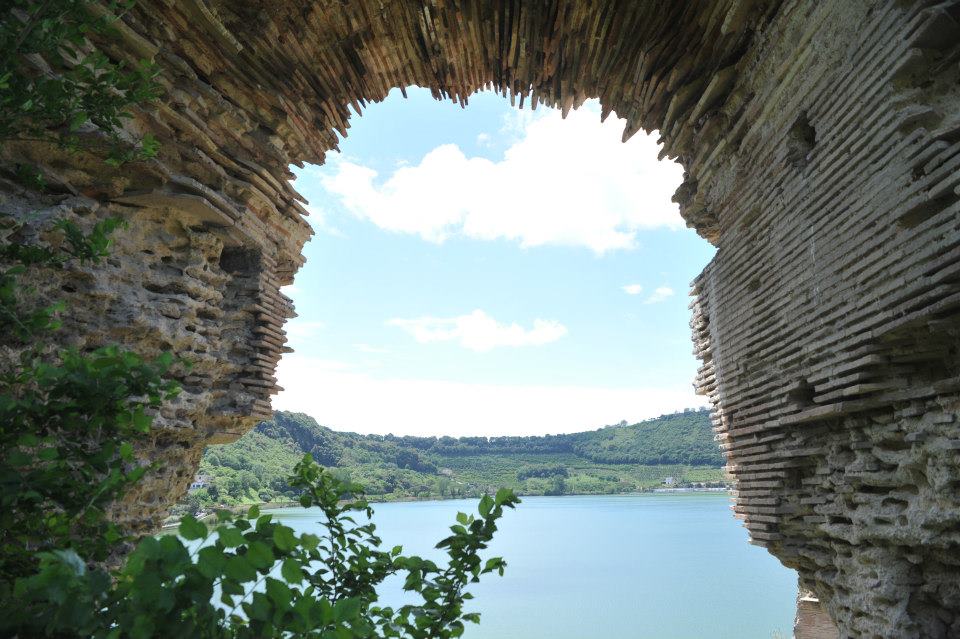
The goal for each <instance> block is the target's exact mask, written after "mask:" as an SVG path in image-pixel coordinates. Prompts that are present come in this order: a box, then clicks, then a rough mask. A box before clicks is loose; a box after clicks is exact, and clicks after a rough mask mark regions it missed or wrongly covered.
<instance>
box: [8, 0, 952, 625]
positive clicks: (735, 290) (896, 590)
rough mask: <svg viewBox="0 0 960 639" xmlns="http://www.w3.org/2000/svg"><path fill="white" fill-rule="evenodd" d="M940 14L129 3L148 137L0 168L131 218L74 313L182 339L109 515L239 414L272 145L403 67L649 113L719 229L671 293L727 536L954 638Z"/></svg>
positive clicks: (446, 91)
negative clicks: (233, 259) (228, 255)
mask: <svg viewBox="0 0 960 639" xmlns="http://www.w3.org/2000/svg"><path fill="white" fill-rule="evenodd" d="M957 20H958V16H957V10H956V6H955V3H954V2H945V3H940V4H931V3H923V2H920V3H872V2H868V1H866V0H863V1H856V2H844V3H810V2H793V3H786V2H779V1H776V0H757V1H754V2H740V1H735V0H716V1H711V2H705V3H669V4H666V5H665V4H664V3H656V2H649V3H648V2H628V3H619V2H613V1H611V2H601V3H581V2H574V1H572V0H571V1H563V0H561V1H558V2H550V3H521V2H511V1H507V0H504V1H503V2H466V3H464V4H463V5H462V6H457V7H453V6H451V5H447V4H443V3H438V4H426V3H421V2H416V1H412V0H411V1H398V2H392V3H379V2H356V3H350V4H348V5H343V4H342V3H329V4H328V3H323V2H316V3H312V4H309V5H307V6H304V5H303V3H299V2H292V1H290V2H287V1H284V2H279V3H273V4H272V5H271V6H270V7H269V8H267V7H264V6H263V5H261V4H260V3H253V2H226V1H219V0H206V1H205V0H189V1H185V2H182V3H180V2H178V3H161V2H152V1H151V2H142V3H138V4H137V6H136V7H135V8H134V9H133V10H132V11H131V12H129V13H128V14H127V15H125V16H124V18H123V22H122V24H121V25H120V28H119V32H120V33H119V37H120V38H121V42H120V43H116V42H114V43H103V48H104V49H105V50H106V51H107V52H108V53H109V54H110V55H111V56H113V57H115V58H119V59H127V60H129V61H130V62H134V61H135V60H136V59H137V58H139V57H147V58H152V59H155V60H156V61H157V62H158V64H159V65H160V67H161V76H162V80H163V82H164V85H165V87H166V89H167V91H166V97H165V98H164V100H163V101H162V102H161V103H160V104H158V105H157V106H156V107H155V108H151V109H146V110H143V111H139V112H137V113H135V114H134V118H133V122H132V123H131V125H130V126H131V128H132V129H133V130H135V131H136V132H137V133H144V132H150V133H152V134H153V135H154V136H155V137H157V138H158V139H159V140H160V142H161V153H160V156H159V157H158V158H157V159H156V160H155V161H153V162H150V163H140V164H136V165H131V166H128V167H124V168H122V169H120V170H112V169H110V170H107V169H104V168H102V167H100V165H99V164H93V163H89V162H86V161H84V160H82V159H77V158H71V157H66V156H64V155H63V154H59V155H58V154H56V153H51V152H50V150H49V149H48V148H46V147H44V146H43V145H38V144H31V143H23V144H18V145H9V146H5V148H4V153H5V154H6V156H5V157H4V161H7V162H9V161H12V159H11V156H10V154H14V155H15V157H14V158H13V159H15V160H18V161H29V162H32V163H33V164H36V165H38V166H40V167H43V168H44V170H45V171H46V173H47V174H48V175H49V176H51V178H52V179H51V183H53V184H55V185H57V187H58V188H62V191H63V193H64V197H63V198H62V200H61V201H58V202H55V203H51V202H49V201H34V200H31V199H30V196H25V195H23V194H22V193H20V192H19V191H16V190H15V189H13V188H12V187H11V188H9V189H7V187H5V190H9V191H11V193H12V195H10V196H9V198H8V201H9V202H10V203H11V207H12V208H13V209H15V210H21V209H22V210H29V209H36V208H49V207H50V206H58V207H61V208H62V210H64V211H71V212H74V213H76V214H77V215H78V217H82V218H84V219H90V216H93V217H97V216H106V215H110V214H120V215H123V216H125V217H127V218H129V219H132V220H135V221H136V224H135V225H132V226H131V228H130V229H129V230H128V231H127V232H126V233H125V234H124V236H123V237H122V238H121V240H120V242H119V243H118V247H117V248H118V251H119V255H118V257H117V258H116V263H117V264H119V265H121V266H123V268H120V269H118V270H117V272H116V273H111V274H104V275H102V276H95V277H92V278H90V279H87V280H84V281H78V282H76V283H71V284H70V287H68V288H73V289H75V291H74V292H73V293H70V295H71V296H72V297H73V298H74V299H72V300H71V306H72V308H75V309H76V312H77V318H78V319H77V321H78V326H86V327H88V328H89V327H101V328H103V330H102V331H100V333H102V334H103V335H109V336H110V337H111V338H112V339H116V340H119V341H126V342H127V343H129V344H130V345H131V346H134V347H136V348H138V349H140V350H142V351H144V352H145V353H147V354H151V353H154V352H156V351H157V350H161V349H174V350H177V351H180V352H189V353H191V354H192V355H193V356H195V357H196V359H197V361H198V365H197V366H196V367H195V369H194V372H193V373H192V374H191V375H190V376H189V377H187V378H185V379H184V382H185V388H186V391H187V392H185V393H184V394H183V395H182V397H181V398H180V399H179V400H178V404H177V405H176V406H175V407H171V408H169V409H167V410H166V411H165V412H164V413H163V414H162V419H161V420H160V425H161V427H162V428H164V429H165V431H164V437H163V438H162V439H163V441H165V442H166V441H168V440H176V441H178V442H179V445H177V446H166V445H164V446H163V447H161V446H159V445H158V447H157V449H156V450H151V451H146V452H145V454H147V455H156V456H158V457H160V458H163V459H164V460H166V465H165V470H164V472H163V473H160V474H158V475H157V477H156V478H155V479H154V480H153V481H154V483H153V484H152V485H151V486H150V487H149V489H148V490H147V491H146V492H145V493H144V495H143V498H142V499H140V500H139V501H137V500H134V503H133V504H132V506H131V509H132V510H131V512H130V514H129V518H130V520H131V522H139V525H142V526H145V527H149V526H150V525H151V524H152V523H153V522H155V521H156V519H157V518H158V517H160V516H161V514H162V513H163V512H164V510H165V509H166V507H167V506H168V505H169V503H170V500H171V499H174V498H175V497H176V496H177V495H178V494H181V493H182V492H183V490H185V488H186V486H187V484H188V483H189V480H190V476H191V474H192V470H193V468H195V463H196V460H197V458H198V456H199V450H200V449H201V447H202V446H203V445H204V444H205V443H207V442H211V441H220V440H223V439H230V438H235V437H237V436H239V435H240V434H241V433H242V432H244V431H245V430H247V429H249V428H250V427H251V426H252V425H253V424H254V423H255V422H256V421H257V420H258V419H262V418H265V417H267V416H269V414H270V393H271V390H273V389H274V386H275V383H276V379H275V377H274V369H275V366H276V363H277V361H278V359H279V357H280V354H281V353H282V351H283V348H284V335H283V323H284V320H285V319H286V318H287V317H289V316H290V315H291V314H292V312H293V310H292V307H291V304H290V300H289V299H288V298H287V297H285V296H284V295H283V294H282V293H281V292H280V288H281V287H282V286H283V285H287V284H290V283H291V282H292V278H293V275H294V273H295V272H296V271H297V269H298V268H299V267H300V266H301V265H302V256H301V247H302V245H303V242H304V241H305V240H306V239H307V237H308V236H309V234H310V229H309V227H308V226H307V224H306V223H305V222H304V221H303V218H302V214H303V213H304V212H305V209H304V208H303V204H302V202H301V201H300V200H299V199H298V196H297V194H296V193H295V192H294V191H293V190H292V189H291V188H290V187H289V185H288V184H287V179H288V178H289V172H288V170H287V168H286V167H287V166H288V165H289V164H290V163H291V162H293V163H300V162H309V161H318V160H319V159H321V158H322V157H323V156H324V154H325V153H326V152H327V151H328V150H330V149H334V148H336V146H337V143H338V138H337V134H336V131H340V132H341V133H343V132H345V131H346V129H347V119H348V115H349V110H348V106H349V105H351V104H353V105H356V106H357V107H362V105H364V104H366V103H367V102H370V101H379V100H382V99H383V98H384V97H385V96H386V95H387V93H388V91H389V90H390V89H391V88H393V87H400V86H409V85H412V84H415V85H420V86H424V87H430V89H431V90H432V91H434V92H435V94H436V95H437V96H438V97H452V98H453V99H455V100H457V101H462V100H464V99H465V97H466V96H468V95H472V94H473V93H474V91H476V90H477V89H479V88H481V87H484V86H493V87H494V88H495V89H496V90H497V91H499V92H502V93H506V94H510V95H513V96H516V98H517V100H518V101H523V100H529V101H530V102H531V103H532V102H543V103H546V104H549V105H556V106H559V107H560V108H561V109H562V110H565V111H567V110H569V109H571V108H572V107H573V106H574V105H578V104H581V103H582V102H583V101H584V100H586V99H587V98H591V97H599V98H600V101H601V103H602V104H603V107H602V108H603V110H604V111H607V110H610V111H616V112H617V113H618V114H621V115H623V116H624V117H625V118H626V119H627V121H628V126H627V135H631V134H632V133H635V132H636V131H638V130H640V129H647V130H653V129H656V130H659V131H660V132H661V135H662V137H663V139H664V142H665V147H664V148H665V150H666V152H667V154H668V155H670V156H675V157H677V158H679V160H680V162H681V164H682V165H683V166H684V169H685V179H684V182H683V184H682V185H681V186H680V188H679V189H678V190H677V192H676V195H675V197H676V200H677V202H678V203H679V205H680V207H681V212H682V214H683V216H684V219H685V220H686V221H687V223H689V224H690V225H692V226H693V227H694V228H696V230H697V232H698V233H700V234H701V235H702V236H703V237H705V238H707V239H708V240H710V241H711V242H712V243H713V244H714V245H716V246H717V247H718V253H717V256H716V258H715V259H714V260H713V261H712V262H711V264H710V265H709V266H708V267H707V268H706V269H705V270H704V272H703V273H702V275H701V276H700V277H698V278H697V280H696V282H695V285H694V293H695V300H694V303H693V305H692V314H693V319H692V322H691V324H692V329H693V334H694V345H695V349H696V351H697V354H698V356H699V357H700V359H701V361H702V362H703V365H702V367H701V369H700V372H699V373H698V376H697V380H696V383H697V386H698V388H699V390H701V391H702V392H703V393H705V394H706V395H707V396H708V397H709V398H710V400H711V403H712V405H713V406H714V409H715V421H716V428H717V430H718V432H719V434H720V436H721V438H722V443H723V445H724V446H725V449H726V450H727V454H728V459H729V461H730V465H731V469H732V472H733V473H734V474H735V477H736V480H737V485H738V495H737V503H736V506H735V509H736V512H737V514H738V515H739V516H741V517H742V518H743V519H744V520H745V523H746V525H747V528H748V530H749V531H750V534H751V537H752V539H753V541H754V542H755V543H757V544H760V545H763V546H765V547H767V548H768V549H769V550H770V551H771V552H772V553H773V554H774V555H775V556H777V557H778V558H779V559H780V560H781V561H782V562H784V563H785V564H786V565H788V566H790V567H794V568H796V569H797V570H798V571H799V573H800V575H801V583H802V585H803V587H804V588H805V589H808V590H810V591H812V592H814V593H815V594H816V595H817V596H818V597H819V598H820V599H821V600H822V601H823V602H824V603H825V605H826V608H827V610H828V611H829V613H830V615H831V617H832V618H833V619H835V620H836V621H837V622H838V624H839V627H840V630H841V632H842V633H844V635H850V636H904V637H910V636H929V637H947V636H951V635H954V634H957V633H958V632H960V613H958V610H960V605H958V603H957V602H958V601H960V596H958V594H957V585H956V584H957V580H956V573H957V572H958V570H960V566H958V563H957V560H956V559H955V558H956V557H957V556H958V555H957V553H956V552H955V551H956V548H957V546H958V545H960V540H958V539H957V536H956V534H955V528H956V525H955V524H956V521H955V519H956V513H957V512H960V504H958V503H957V497H956V491H955V490H953V487H954V484H955V483H956V477H957V476H958V474H960V472H958V466H960V463H958V461H957V458H956V455H955V454H954V451H955V450H956V446H955V443H956V440H957V439H958V438H957V436H956V426H955V424H956V420H957V413H958V406H960V399H958V398H960V394H958V393H960V391H958V389H957V385H956V380H955V379H954V374H955V372H956V368H957V366H956V357H957V335H958V332H960V330H958V319H957V318H958V312H957V308H958V303H957V299H958V298H957V296H958V294H960V276H958V275H957V271H956V263H957V262H956V258H955V256H956V251H957V244H958V239H957V238H958V237H960V229H958V226H957V207H958V203H957V199H956V197H954V196H953V195H951V194H952V193H954V191H956V187H957V183H956V171H954V170H953V167H954V161H955V158H956V157H957V155H958V153H960V148H958V145H960V142H958V140H957V136H956V131H957V129H958V116H957V113H958V109H957V108H956V105H957V104H958V102H960V96H958V88H957V87H958V86H960V83H958V82H957V80H958V78H957V74H958V73H960V71H958V70H957V68H956V65H955V64H951V62H950V61H951V60H954V59H955V58H954V56H955V55H956V51H957V42H958V38H957V37H956V35H957V33H958V27H957ZM798 124H799V125H800V126H797V125H798ZM237 246H240V247H245V248H249V249H256V250H258V251H260V268H261V270H260V272H259V273H254V274H251V275H250V276H249V277H244V278H242V279H243V280H244V282H243V286H242V287H241V288H243V290H244V291H245V292H244V293H243V294H242V300H241V301H243V302H245V303H241V304H236V305H233V306H231V305H230V304H228V303H225V302H224V299H225V298H224V295H223V291H224V287H225V284H226V282H227V281H229V279H230V273H228V272H227V271H226V270H224V269H222V268H220V267H219V265H218V264H219V260H220V256H221V254H222V252H223V250H224V249H225V248H228V247H237ZM145 248H147V249H149V250H150V251H152V253H147V252H146V251H144V249H145ZM227 262H228V263H229V262H230V260H227ZM60 284H62V283H61V282H56V283H51V285H56V286H60ZM246 302H249V303H246ZM78 339H79V340H81V341H84V342H85V343H88V344H89V343H92V342H94V341H96V339H97V336H96V335H94V334H92V333H89V331H88V332H85V333H84V334H82V335H79V336H78ZM238 343H242V344H243V345H244V346H243V347H242V348H236V344H238ZM797 380H803V382H804V387H803V388H802V389H799V390H798V388H797V383H798V381H797ZM811 389H812V392H811ZM798 397H799V398H800V399H801V400H802V401H798ZM158 441H159V439H158ZM796 468H800V469H802V470H801V472H797V471H796V470H791V469H796ZM904 504H905V505H904ZM891 522H897V523H896V525H894V524H893V523H891ZM931 531H934V532H931Z"/></svg>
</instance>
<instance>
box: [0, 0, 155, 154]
mask: <svg viewBox="0 0 960 639" xmlns="http://www.w3.org/2000/svg"><path fill="white" fill-rule="evenodd" d="M132 4H133V3H132V2H126V1H123V2H120V1H113V2H108V3H106V7H105V8H106V11H104V10H103V5H101V4H100V3H96V2H93V1H91V0H43V1H40V0H11V2H8V3H6V5H7V6H6V8H5V15H4V19H3V21H2V22H0V144H3V143H4V142H7V141H11V140H22V139H34V140H43V141H49V142H52V143H55V144H57V145H58V146H61V147H66V148H70V149H79V148H82V147H90V146H93V145H94V142H93V141H92V138H90V137H89V136H86V137H85V136H84V135H83V134H84V132H85V130H86V129H87V128H88V127H90V125H92V126H93V127H96V128H97V129H99V130H100V131H101V132H102V133H104V134H106V136H107V144H106V149H105V150H106V151H107V153H108V157H107V161H108V162H109V163H111V164H113V165H119V164H122V163H123V162H127V161H130V160H135V159H140V158H147V157H153V156H154V155H156V153H157V150H158V145H157V141H156V140H155V139H153V138H152V137H150V136H149V135H148V136H144V138H143V139H142V140H140V141H139V142H133V143H130V142H126V141H124V139H123V136H122V122H123V120H124V119H126V118H129V117H130V112H129V109H130V107H131V106H133V105H134V104H143V103H145V102H149V101H151V100H154V99H155V98H156V97H157V96H158V93H159V85H158V83H157V82H156V76H157V73H158V71H157V68H156V66H155V65H153V64H152V63H149V62H147V61H140V62H139V63H138V64H136V65H128V64H126V63H124V62H115V61H113V60H111V59H110V58H108V57H107V56H106V55H105V54H104V53H103V52H102V51H100V50H97V49H94V48H92V47H91V46H90V44H89V38H98V39H107V38H109V37H111V35H112V34H113V26H112V25H113V23H114V21H115V20H116V19H117V15H118V14H119V13H121V12H122V11H126V10H128V9H129V8H130V7H131V6H132Z"/></svg>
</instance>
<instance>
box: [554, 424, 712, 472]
mask: <svg viewBox="0 0 960 639" xmlns="http://www.w3.org/2000/svg"><path fill="white" fill-rule="evenodd" d="M570 437H571V439H572V440H573V451H574V452H575V453H576V454H577V455H579V456H581V457H584V458H586V459H589V460H590V461H594V462H598V463H603V464H688V465H691V466H722V465H723V455H722V454H721V452H720V447H719V446H717V444H716V442H715V441H714V439H713V430H712V428H711V426H710V417H709V414H708V413H707V411H705V410H686V411H684V412H682V413H674V414H672V415H663V416H662V417H658V418H657V419H652V420H648V421H645V422H640V423H639V424H633V425H630V426H627V425H620V426H608V427H607V428H602V429H600V430H596V431H591V432H588V433H577V434H576V435H572V436H570Z"/></svg>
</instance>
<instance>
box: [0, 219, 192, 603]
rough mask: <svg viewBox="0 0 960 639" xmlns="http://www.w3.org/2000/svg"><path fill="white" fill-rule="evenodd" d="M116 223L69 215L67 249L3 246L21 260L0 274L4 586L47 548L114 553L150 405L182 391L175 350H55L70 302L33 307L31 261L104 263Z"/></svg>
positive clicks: (3, 252) (0, 563)
mask: <svg viewBox="0 0 960 639" xmlns="http://www.w3.org/2000/svg"><path fill="white" fill-rule="evenodd" d="M117 225H118V222H117V221H116V220H105V221H102V222H100V223H99V224H97V225H95V226H94V227H93V229H92V230H91V231H90V232H89V233H84V232H82V231H81V230H80V229H79V228H78V227H77V226H75V225H74V224H72V223H67V222H63V221H61V222H58V223H56V224H55V225H54V228H55V229H58V230H59V231H60V232H61V233H62V236H63V241H62V242H61V244H60V247H59V248H58V249H55V248H51V247H47V246H31V245H25V244H14V243H11V242H9V240H8V241H7V243H5V244H4V245H3V246H0V256H2V257H3V258H4V260H5V261H6V262H7V263H12V266H10V267H8V268H6V269H5V270H4V271H2V272H0V329H2V330H3V334H4V335H5V339H6V341H7V343H8V344H9V345H10V346H11V347H8V348H7V349H6V351H5V352H4V357H3V361H2V364H3V366H2V368H0V485H2V490H0V595H3V594H4V592H5V591H6V588H7V586H8V585H9V583H10V582H11V580H12V579H13V578H14V577H16V576H20V575H23V574H25V573H28V572H29V571H31V570H32V569H33V568H35V566H36V565H37V561H38V558H39V557H40V556H41V555H40V554H38V553H41V552H43V551H48V550H49V551H52V550H54V549H66V548H72V549H74V550H75V551H77V552H80V553H82V554H83V555H84V556H85V557H86V558H88V559H91V560H103V559H105V558H106V557H107V556H108V555H109V554H110V552H111V549H112V547H113V546H114V545H115V544H116V542H117V541H119V540H120V538H121V535H120V532H119V530H118V529H117V528H116V526H114V525H113V524H111V523H109V522H108V521H107V520H106V516H105V509H106V508H107V507H108V506H109V504H110V503H112V502H113V501H114V500H115V499H117V498H118V497H119V496H120V495H121V494H122V493H123V491H124V490H125V489H126V488H127V487H129V486H130V485H131V484H132V483H134V482H135V481H137V480H138V479H139V478H140V477H141V476H142V475H143V473H144V471H145V468H144V467H143V466H141V465H139V464H138V463H137V462H136V460H135V459H134V457H133V445H132V441H133V440H134V439H135V438H136V437H138V436H141V435H142V434H143V433H145V432H146V431H147V430H148V429H149V426H150V421H151V420H150V417H149V411H151V410H152V409H155V408H157V407H158V406H159V405H160V403H161V402H162V401H164V400H166V399H170V398H172V397H173V396H174V395H175V394H176V393H177V386H176V385H175V384H173V383H172V382H170V381H168V380H166V379H165V378H164V375H165V373H166V371H167V369H168V368H169V367H170V366H171V364H172V363H173V358H172V357H171V356H169V355H165V356H163V357H161V358H159V359H158V360H157V361H155V362H150V363H148V362H145V361H143V360H142V359H141V358H140V357H138V356H137V355H135V354H133V353H129V352H124V351H122V350H120V349H118V348H116V347H106V348H101V349H97V350H94V351H92V352H80V351H77V350H74V349H65V350H57V349H55V348H52V347H51V346H50V345H49V341H50V338H51V334H52V333H53V331H55V330H56V328H57V327H58V326H59V321H58V319H57V315H58V313H60V312H61V311H62V310H63V308H62V306H60V305H51V306H46V307H40V308H33V306H32V304H31V302H32V298H33V295H32V294H33V291H32V290H30V289H29V288H27V287H25V286H23V285H22V284H21V278H22V276H23V275H24V274H26V273H27V272H28V270H31V269H37V268H46V269H50V268H60V267H62V266H63V265H64V264H66V263H67V262H68V261H69V260H78V261H80V262H85V263H96V262H98V261H99V260H100V259H101V258H102V257H103V256H104V255H105V253H106V250H107V247H108V246H109V236H110V233H111V232H113V230H114V229H115V228H116V227H117ZM15 231H16V229H14V233H13V234H12V235H15ZM4 584H5V585H4Z"/></svg>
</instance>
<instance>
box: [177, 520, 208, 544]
mask: <svg viewBox="0 0 960 639" xmlns="http://www.w3.org/2000/svg"><path fill="white" fill-rule="evenodd" d="M177 531H178V532H179V533H180V536H181V537H183V538H184V539H186V540H187V541H193V540H194V539H203V538H204V537H206V536H207V527H206V525H205V524H204V523H203V522H202V521H197V518H196V517H194V516H193V515H185V516H184V517H183V519H181V520H180V526H179V527H178V528H177Z"/></svg>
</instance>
